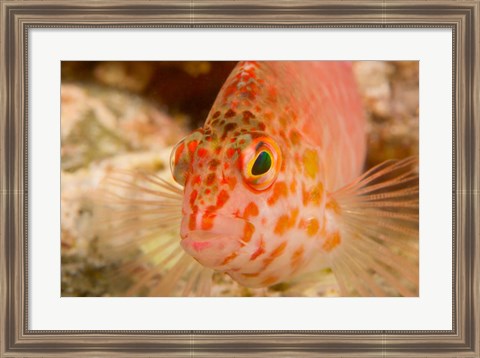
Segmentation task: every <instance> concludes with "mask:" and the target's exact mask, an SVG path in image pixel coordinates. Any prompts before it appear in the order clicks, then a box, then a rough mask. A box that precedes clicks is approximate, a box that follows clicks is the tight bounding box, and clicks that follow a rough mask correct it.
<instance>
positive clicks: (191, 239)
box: [180, 212, 247, 271]
mask: <svg viewBox="0 0 480 358" xmlns="http://www.w3.org/2000/svg"><path fill="white" fill-rule="evenodd" d="M192 215H193V217H192ZM205 215H207V216H208V215H211V214H205V213H199V212H198V213H195V214H194V213H191V214H188V215H185V216H184V217H183V221H182V227H181V230H180V236H181V238H182V241H181V243H180V244H181V246H182V248H183V249H184V250H185V251H186V252H187V253H188V254H189V255H190V256H192V257H193V258H194V259H196V260H197V261H198V262H200V263H201V264H202V265H204V266H206V267H209V268H212V269H215V270H220V271H225V270H226V269H227V267H225V266H224V265H225V260H226V259H227V258H228V257H232V255H234V254H235V253H236V252H237V251H238V250H239V249H240V248H242V246H243V244H242V232H243V230H244V227H245V225H246V224H247V223H246V222H245V220H242V219H237V218H229V217H222V216H219V215H215V216H214V217H213V218H211V217H208V218H207V219H205V218H204V216H205ZM192 220H194V221H195V222H196V223H198V224H200V225H199V226H197V225H195V226H193V225H192V224H191V221H192ZM204 220H208V221H209V222H210V221H211V223H209V225H207V228H205V225H204V226H203V228H202V225H201V222H203V221H204Z"/></svg>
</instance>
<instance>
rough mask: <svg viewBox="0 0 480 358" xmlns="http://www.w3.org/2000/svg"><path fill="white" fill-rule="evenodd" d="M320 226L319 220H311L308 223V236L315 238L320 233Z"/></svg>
mask: <svg viewBox="0 0 480 358" xmlns="http://www.w3.org/2000/svg"><path fill="white" fill-rule="evenodd" d="M319 227H320V225H319V223H318V220H317V219H310V220H308V222H307V235H308V236H313V235H315V234H316V233H317V232H318V229H319Z"/></svg>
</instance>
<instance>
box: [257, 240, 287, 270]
mask: <svg viewBox="0 0 480 358" xmlns="http://www.w3.org/2000/svg"><path fill="white" fill-rule="evenodd" d="M286 247H287V242H286V241H284V242H282V243H281V244H280V245H278V246H277V247H276V248H275V249H274V250H273V251H272V252H271V253H270V255H269V256H268V257H267V258H266V259H264V260H263V270H265V269H266V268H267V267H268V266H269V265H270V264H271V263H272V262H273V261H274V260H275V259H276V258H277V257H279V256H280V255H281V254H282V253H283V252H284V251H285V248H286Z"/></svg>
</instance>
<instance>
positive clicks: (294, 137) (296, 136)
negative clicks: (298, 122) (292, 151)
mask: <svg viewBox="0 0 480 358" xmlns="http://www.w3.org/2000/svg"><path fill="white" fill-rule="evenodd" d="M300 139H301V137H300V133H298V131H297V130H295V129H292V130H291V131H290V142H291V143H292V144H293V145H298V144H300Z"/></svg>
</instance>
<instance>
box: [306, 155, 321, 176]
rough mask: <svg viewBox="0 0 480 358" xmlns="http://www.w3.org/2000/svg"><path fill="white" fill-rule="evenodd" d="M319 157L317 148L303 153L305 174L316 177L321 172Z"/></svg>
mask: <svg viewBox="0 0 480 358" xmlns="http://www.w3.org/2000/svg"><path fill="white" fill-rule="evenodd" d="M319 161H320V160H319V158H318V153H317V152H316V151H315V150H312V149H307V150H305V152H304V153H303V165H304V168H305V174H306V175H307V176H309V177H310V178H315V176H316V175H317V174H318V172H319V167H318V163H319Z"/></svg>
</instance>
